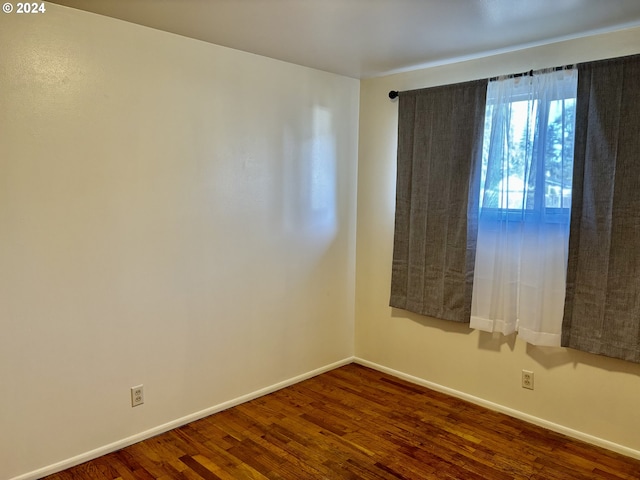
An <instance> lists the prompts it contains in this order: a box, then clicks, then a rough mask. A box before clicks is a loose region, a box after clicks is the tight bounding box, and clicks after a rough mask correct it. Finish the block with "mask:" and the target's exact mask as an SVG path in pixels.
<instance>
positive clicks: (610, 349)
mask: <svg viewBox="0 0 640 480" xmlns="http://www.w3.org/2000/svg"><path fill="white" fill-rule="evenodd" d="M578 68H579V74H578V98H577V111H576V141H575V160H574V167H573V168H574V172H573V200H572V207H571V208H572V211H571V233H570V238H569V261H568V265H567V291H566V300H565V312H564V321H563V326H562V345H563V346H565V347H571V348H575V349H578V350H583V351H587V352H591V353H596V354H601V355H607V356H610V357H616V358H622V359H624V360H630V361H633V362H640V55H636V56H633V57H622V58H618V59H612V60H606V61H599V62H592V63H586V64H582V65H579V67H578Z"/></svg>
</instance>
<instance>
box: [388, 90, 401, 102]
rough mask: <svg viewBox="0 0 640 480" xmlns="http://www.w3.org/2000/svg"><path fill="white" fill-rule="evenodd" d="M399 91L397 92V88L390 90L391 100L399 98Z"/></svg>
mask: <svg viewBox="0 0 640 480" xmlns="http://www.w3.org/2000/svg"><path fill="white" fill-rule="evenodd" d="M398 93H399V92H397V91H396V90H391V91H390V92H389V98H390V99H391V100H393V99H394V98H398Z"/></svg>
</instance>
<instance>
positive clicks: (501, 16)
mask: <svg viewBox="0 0 640 480" xmlns="http://www.w3.org/2000/svg"><path fill="white" fill-rule="evenodd" d="M52 3H58V4H62V5H67V6H71V7H75V8H79V9H82V10H87V11H91V12H95V13H99V14H102V15H107V16H110V17H114V18H119V19H122V20H126V21H129V22H133V23H137V24H140V25H146V26H148V27H152V28H156V29H159V30H165V31H167V32H172V33H176V34H179V35H184V36H186V37H192V38H196V39H199V40H203V41H206V42H210V43H214V44H217V45H223V46H226V47H231V48H235V49H238V50H243V51H247V52H251V53H256V54H259V55H264V56H267V57H272V58H276V59H279V60H284V61H287V62H292V63H297V64H299V65H305V66H309V67H313V68H317V69H320V70H325V71H329V72H333V73H338V74H341V75H346V76H349V77H354V78H367V77H373V76H379V75H383V74H388V73H393V72H398V71H404V70H410V69H414V68H420V67H426V66H432V65H438V64H444V63H449V62H453V61H457V60H463V59H469V58H477V57H482V56H485V55H488V54H492V53H499V52H504V51H512V50H517V49H521V48H526V47H529V46H534V45H541V44H547V43H552V42H555V41H559V40H563V39H568V38H576V37H581V36H586V35H592V34H594V33H601V32H607V31H613V30H619V29H622V28H628V27H632V26H638V25H640V1H639V0H54V1H53V2H52Z"/></svg>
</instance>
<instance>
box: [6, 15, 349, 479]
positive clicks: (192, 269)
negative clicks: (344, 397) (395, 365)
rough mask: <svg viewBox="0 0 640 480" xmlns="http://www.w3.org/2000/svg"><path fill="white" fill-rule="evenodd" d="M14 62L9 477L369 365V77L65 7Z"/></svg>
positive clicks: (12, 46) (23, 45)
mask: <svg viewBox="0 0 640 480" xmlns="http://www.w3.org/2000/svg"><path fill="white" fill-rule="evenodd" d="M0 62H1V64H0V325H1V329H0V478H3V479H7V478H12V477H17V476H21V477H23V478H29V476H31V477H33V476H34V475H36V473H34V472H35V471H36V470H38V469H41V468H46V467H48V466H51V465H53V464H55V463H56V462H60V461H62V462H64V461H66V460H68V459H70V458H72V457H74V456H76V455H82V454H85V453H86V452H90V451H91V450H93V449H99V448H102V447H105V446H108V445H113V442H116V443H117V442H120V441H122V440H123V439H126V438H128V437H130V436H135V435H137V434H140V433H141V432H149V431H150V430H152V429H154V428H156V427H159V426H162V425H165V424H167V422H172V421H175V420H179V419H181V418H184V417H185V416H188V415H190V414H193V413H194V412H199V411H202V410H205V409H208V408H210V407H213V406H216V405H220V404H223V403H224V402H227V401H233V400H234V399H237V398H241V397H242V396H243V395H246V394H251V393H252V392H256V391H258V390H260V389H262V388H268V387H270V386H272V385H275V384H278V383H279V382H286V381H287V380H290V379H295V378H298V376H300V375H305V374H307V373H309V372H313V371H315V370H316V369H322V368H324V367H327V366H330V365H333V364H334V363H336V362H341V361H343V360H345V359H348V358H350V357H351V356H352V355H353V345H354V339H353V318H354V305H353V303H354V298H355V294H354V288H355V283H354V282H355V213H356V211H355V209H356V164H357V129H358V104H359V82H358V81H357V80H354V79H349V78H346V77H341V76H337V75H332V74H328V73H324V72H319V71H315V70H312V69H308V68H303V67H299V66H295V65H291V64H287V63H283V62H279V61H275V60H271V59H267V58H263V57H259V56H255V55H250V54H246V53H242V52H238V51H234V50H230V49H226V48H222V47H217V46H214V45H210V44H206V43H202V42H198V41H195V40H191V39H187V38H183V37H179V36H175V35H171V34H167V33H163V32H159V31H155V30H151V29H147V28H144V27H139V26H136V25H132V24H127V23H124V22H120V21H117V20H114V19H110V18H106V17H100V16H97V15H92V14H88V13H84V12H80V11H75V10H72V9H67V8H64V7H60V6H57V5H52V4H47V12H46V13H45V14H39V15H17V14H11V15H5V14H2V15H0ZM139 383H143V384H144V386H145V393H146V403H145V404H144V405H143V406H140V407H136V408H131V406H130V397H129V387H131V386H133V385H137V384H139ZM29 472H31V473H29ZM40 473H42V472H40Z"/></svg>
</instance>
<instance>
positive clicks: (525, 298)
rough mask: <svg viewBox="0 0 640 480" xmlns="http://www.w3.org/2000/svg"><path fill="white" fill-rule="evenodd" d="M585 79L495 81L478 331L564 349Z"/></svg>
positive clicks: (566, 73)
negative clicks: (580, 83) (579, 104)
mask: <svg viewBox="0 0 640 480" xmlns="http://www.w3.org/2000/svg"><path fill="white" fill-rule="evenodd" d="M576 87H577V72H576V71H575V70H560V71H555V70H551V71H544V72H539V73H537V74H535V75H533V76H525V77H506V78H499V79H498V80H496V81H493V82H491V83H489V86H488V88H487V104H486V110H485V123H484V136H483V150H482V163H481V168H480V173H479V175H480V179H479V184H480V193H479V204H480V213H479V221H478V237H477V246H476V263H475V273H474V286H473V295H472V306H471V326H472V327H474V328H478V329H480V330H486V331H499V332H502V333H504V334H509V333H513V332H515V331H518V332H519V333H520V334H521V335H522V336H524V337H525V340H527V341H528V342H530V343H534V344H538V345H560V336H561V330H562V315H563V306H564V289H565V280H566V264H567V246H568V240H569V217H570V206H571V185H572V170H573V146H574V130H575V128H574V125H575V107H576Z"/></svg>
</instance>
